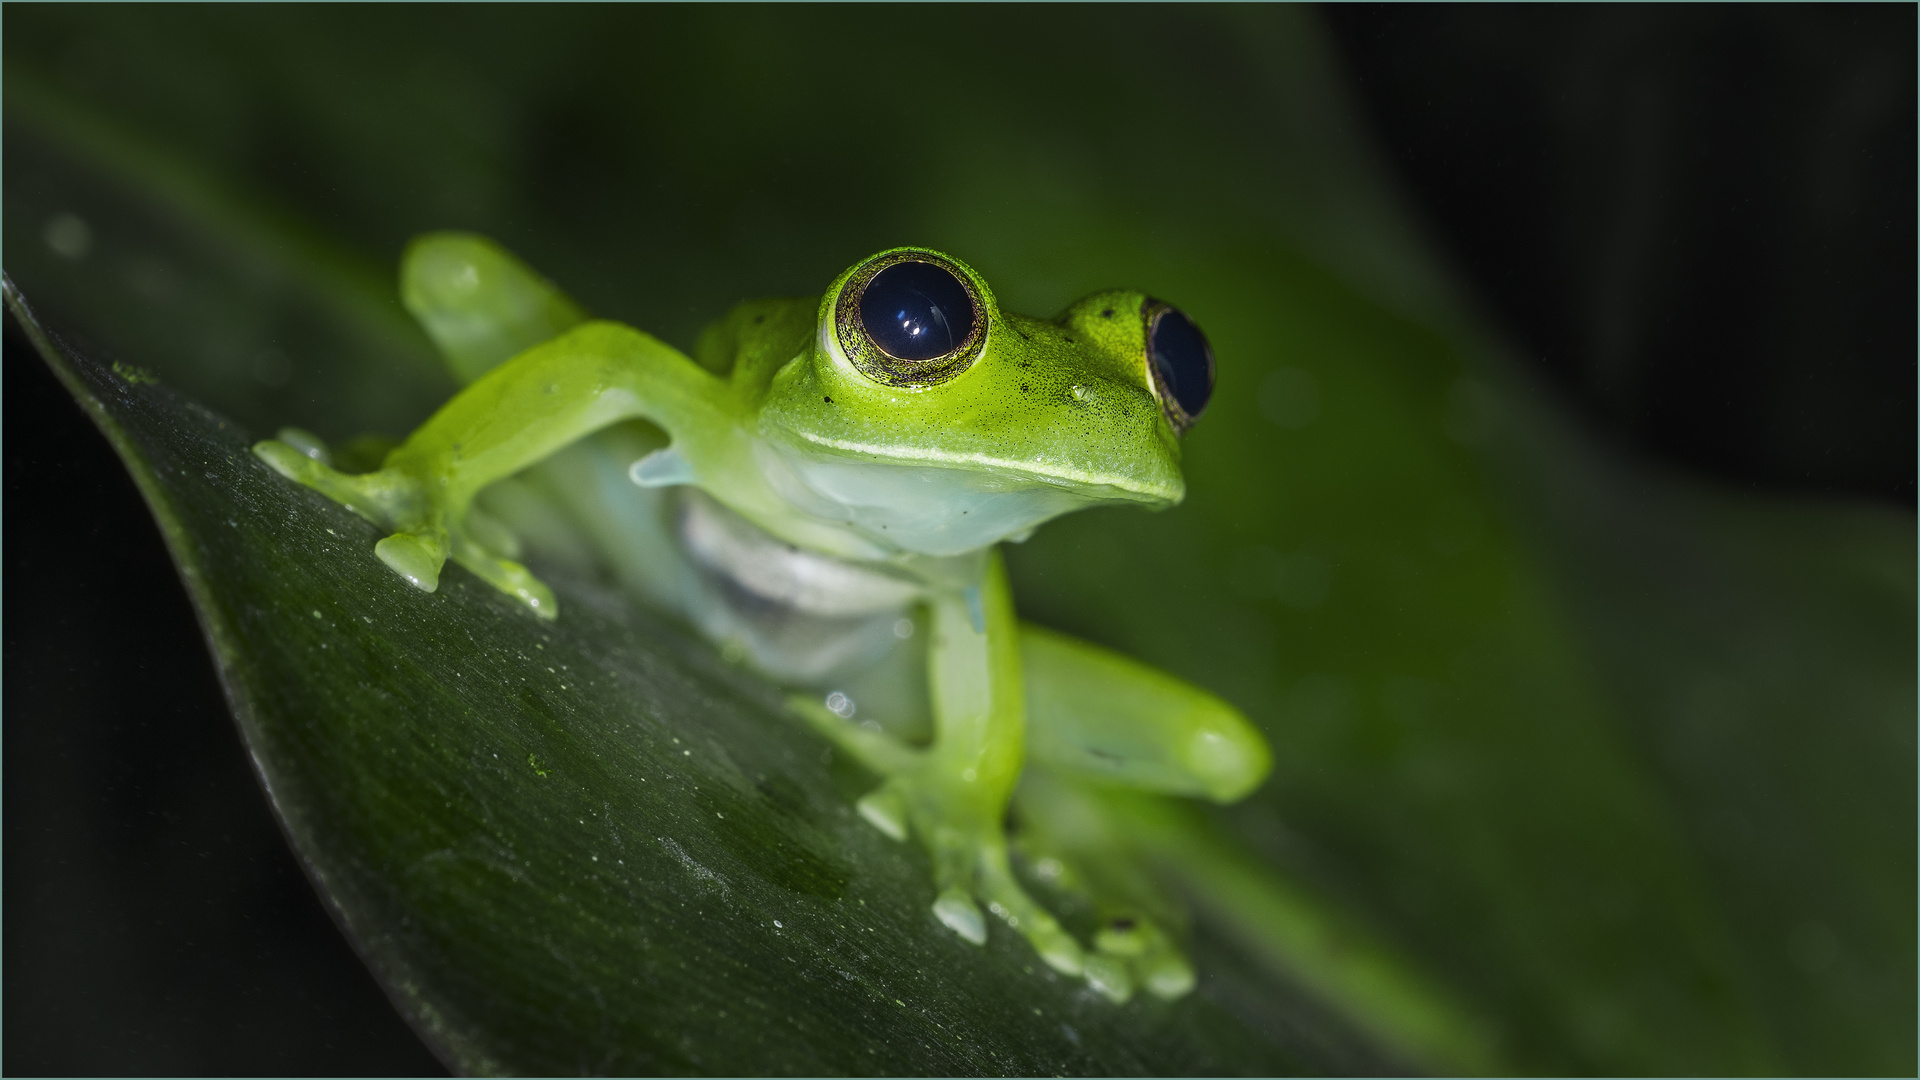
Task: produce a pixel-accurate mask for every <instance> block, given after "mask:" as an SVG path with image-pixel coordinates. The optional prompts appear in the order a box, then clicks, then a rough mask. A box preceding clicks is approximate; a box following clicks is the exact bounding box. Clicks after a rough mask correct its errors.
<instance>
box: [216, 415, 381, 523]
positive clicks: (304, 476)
mask: <svg viewBox="0 0 1920 1080" xmlns="http://www.w3.org/2000/svg"><path fill="white" fill-rule="evenodd" d="M280 436H281V437H280V438H278V439H263V440H261V441H260V442H257V443H254V444H253V456H254V457H257V458H259V459H260V460H261V461H264V462H266V463H267V465H268V466H269V467H270V468H272V469H273V471H274V472H277V473H279V474H280V475H281V476H284V477H286V478H287V479H289V480H292V481H293V482H294V483H296V484H300V485H303V486H305V487H310V488H312V489H313V490H315V491H317V492H319V493H320V494H322V495H325V496H326V497H327V498H329V499H332V500H333V501H334V502H337V503H339V504H340V505H342V506H344V507H346V508H347V509H349V510H351V511H353V512H354V513H356V514H358V515H360V516H361V517H363V518H366V519H367V520H368V521H371V522H373V523H375V524H379V525H388V526H393V525H397V524H400V523H401V522H400V521H399V520H398V512H400V511H402V510H403V509H404V508H405V507H406V506H407V505H409V499H408V496H409V495H410V491H409V490H408V485H407V483H406V482H405V480H404V479H403V478H400V477H396V476H392V475H389V474H387V473H385V472H375V473H364V474H350V473H343V472H341V471H339V470H338V469H335V468H334V467H333V466H332V465H331V464H329V462H330V461H331V460H332V459H331V455H329V454H328V453H327V449H326V447H325V445H324V444H322V443H321V442H320V440H319V439H317V438H315V437H314V436H312V435H309V434H307V433H306V432H303V431H300V430H298V429H296V428H287V429H285V430H283V431H281V432H280ZM289 439H291V440H293V441H292V442H288V441H286V440H289Z"/></svg>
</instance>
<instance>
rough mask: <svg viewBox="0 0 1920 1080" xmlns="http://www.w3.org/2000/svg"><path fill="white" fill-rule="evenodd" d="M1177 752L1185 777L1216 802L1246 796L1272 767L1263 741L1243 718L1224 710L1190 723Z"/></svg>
mask: <svg viewBox="0 0 1920 1080" xmlns="http://www.w3.org/2000/svg"><path fill="white" fill-rule="evenodd" d="M1180 753H1181V757H1182V764H1183V765H1184V766H1185V768H1186V770H1187V772H1188V774H1189V775H1191V776H1192V777H1193V778H1194V779H1196V780H1198V781H1199V783H1200V786H1201V787H1202V789H1204V790H1205V792H1206V795H1207V797H1208V798H1210V799H1213V800H1214V801H1216V802H1232V801H1234V800H1235V799H1239V798H1241V797H1243V796H1245V795H1248V794H1250V793H1251V792H1252V791H1253V789H1255V788H1257V787H1259V786H1260V782H1261V781H1263V780H1265V779H1266V778H1267V773H1268V772H1269V771H1271V770H1272V768H1273V752H1272V751H1271V750H1269V749H1267V740H1266V739H1265V738H1264V737H1263V736H1261V734H1260V732H1259V731H1258V730H1256V729H1255V728H1254V726H1253V725H1252V724H1250V723H1248V722H1247V720H1246V718H1245V717H1242V716H1241V715H1240V714H1239V713H1238V712H1234V711H1231V710H1228V709H1220V710H1218V711H1217V712H1216V713H1215V714H1214V715H1210V716H1207V717H1205V718H1203V719H1201V720H1200V722H1198V723H1196V724H1194V725H1193V727H1192V729H1191V731H1190V732H1189V733H1188V735H1187V738H1186V741H1185V745H1184V746H1182V747H1181V749H1180Z"/></svg>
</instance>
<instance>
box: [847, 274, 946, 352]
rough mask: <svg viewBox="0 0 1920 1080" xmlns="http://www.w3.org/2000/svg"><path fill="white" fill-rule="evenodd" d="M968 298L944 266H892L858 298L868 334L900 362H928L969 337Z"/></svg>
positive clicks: (862, 319)
mask: <svg viewBox="0 0 1920 1080" xmlns="http://www.w3.org/2000/svg"><path fill="white" fill-rule="evenodd" d="M974 318H975V315H974V310H973V297H972V296H971V295H969V294H968V292H967V288H966V286H965V285H962V284H961V283H960V279H959V278H957V277H955V276H954V274H953V272H952V271H950V270H948V269H947V268H946V267H944V266H937V265H935V264H933V263H927V262H917V261H907V262H897V263H894V264H893V265H892V266H889V267H887V268H886V269H885V270H882V271H880V272H879V273H878V274H875V275H874V276H873V280H872V281H870V282H868V283H867V288H866V292H865V293H864V294H862V295H861V297H860V321H861V322H862V323H864V324H865V325H866V330H867V336H868V337H870V338H872V339H873V343H874V344H875V345H878V346H879V347H880V350H881V351H882V352H884V353H886V354H887V355H888V356H891V357H894V358H896V359H899V360H933V359H936V358H938V357H942V356H945V355H947V354H948V353H951V352H953V351H954V350H955V349H957V348H959V347H960V346H961V345H962V344H964V343H965V342H966V340H967V338H968V336H969V335H971V334H972V333H973V323H974Z"/></svg>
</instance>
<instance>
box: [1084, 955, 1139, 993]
mask: <svg viewBox="0 0 1920 1080" xmlns="http://www.w3.org/2000/svg"><path fill="white" fill-rule="evenodd" d="M1086 975H1087V985H1088V986H1091V987H1093V988H1094V989H1095V990H1097V991H1099V993H1100V996H1101V997H1104V998H1106V999H1107V1000H1108V1001H1111V1002H1113V1003H1114V1004H1115V1005H1124V1004H1126V1003H1127V1000H1128V999H1129V998H1131V997H1133V975H1132V974H1131V973H1130V972H1128V971H1127V962H1126V961H1125V960H1122V959H1120V958H1119V957H1117V956H1106V955H1103V954H1096V955H1094V956H1090V957H1088V958H1087V963H1086Z"/></svg>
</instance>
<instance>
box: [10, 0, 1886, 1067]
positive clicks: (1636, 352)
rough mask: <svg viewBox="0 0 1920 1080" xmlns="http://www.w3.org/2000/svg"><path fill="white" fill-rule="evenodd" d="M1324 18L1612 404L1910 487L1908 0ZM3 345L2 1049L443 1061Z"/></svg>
mask: <svg viewBox="0 0 1920 1080" xmlns="http://www.w3.org/2000/svg"><path fill="white" fill-rule="evenodd" d="M1326 15H1327V21H1328V23H1329V25H1330V26H1331V28H1332V30H1333V31H1334V37H1335V39H1336V43H1337V46H1338V48H1339V50H1340V52H1341V53H1342V54H1343V56H1344V58H1345V60H1346V62H1347V64H1348V65H1349V69H1350V71H1351V73H1352V76H1353V81H1354V84H1355V87H1356V89H1357V93H1358V97H1359V98H1360V100H1361V103H1362V105H1363V107H1364V109H1365V110H1366V112H1367V114H1368V117H1369V120H1370V121H1371V122H1372V124H1373V126H1374V131H1375V135H1376V138H1377V140H1378V143H1379V145H1380V147H1381V148H1382V150H1383V152H1384V153H1385V155H1386V156H1387V158H1388V160H1389V161H1390V162H1391V164H1392V166H1393V167H1394V168H1395V169H1396V170H1397V171H1398V173H1399V176H1400V178H1401V180H1402V182H1403V185H1404V188H1405V190H1406V192H1407V196H1408V198H1409V199H1410V200H1411V202H1412V203H1413V204H1414V207H1415V208H1416V210H1417V211H1419V212H1420V213H1421V214H1422V215H1423V216H1424V217H1425V219H1426V221H1427V223H1428V225H1429V227H1430V228H1431V231H1432V233H1433V235H1434V236H1435V238H1436V240H1437V241H1438V243H1439V245H1440V246H1441V247H1442V249H1443V250H1444V251H1445V253H1446V254H1447V255H1448V256H1449V257H1450V258H1451V259H1452V260H1453V261H1454V264H1455V266H1456V267H1457V268H1458V269H1459V270H1460V271H1461V272H1462V273H1463V274H1464V275H1465V277H1466V279H1467V280H1468V282H1469V283H1470V284H1471V286H1472V287H1473V288H1474V290H1476V293H1477V296H1478V298H1479V299H1480V301H1481V302H1482V303H1483V304H1484V305H1485V307H1486V309H1487V311H1488V313H1489V314H1490V315H1491V316H1492V317H1493V318H1494V319H1496V320H1497V321H1498V322H1499V323H1500V324H1501V325H1502V326H1504V327H1505V328H1506V329H1507V331H1508V332H1509V334H1510V339H1511V341H1512V342H1513V344H1514V345H1515V346H1516V348H1517V349H1518V351H1519V352H1520V353H1521V354H1522V355H1523V356H1525V357H1526V358H1528V359H1529V360H1530V361H1532V362H1534V363H1536V364H1537V366H1538V370H1539V371H1540V372H1541V373H1542V374H1543V375H1545V376H1546V378H1547V379H1548V381H1549V382H1550V384H1551V385H1552V386H1554V387H1555V388H1556V389H1557V390H1558V392H1559V393H1560V395H1561V396H1562V398H1563V400H1564V401H1566V402H1567V403H1569V404H1570V405H1571V406H1572V407H1573V408H1574V409H1576V410H1577V411H1578V412H1580V413H1581V414H1583V415H1584V416H1586V417H1587V418H1588V419H1589V420H1590V422H1591V428H1592V430H1593V431H1594V432H1595V433H1596V434H1597V435H1598V436H1599V437H1600V438H1602V439H1604V440H1606V441H1609V442H1611V443H1614V444H1615V445H1618V446H1622V447H1629V448H1632V449H1634V450H1635V451H1636V452H1639V453H1642V454H1644V455H1647V456H1649V457H1651V458H1653V459H1655V460H1658V461H1661V462H1665V463H1667V464H1670V465H1672V466H1675V467H1677V468H1680V469H1682V470H1687V471H1692V472H1696V473H1700V474H1705V475H1710V476H1714V477H1718V478H1720V479H1722V480H1725V481H1728V482H1730V483H1733V484H1736V485H1741V486H1752V487H1757V488H1762V489H1766V490H1777V491H1789V492H1804V493H1827V494H1852V495H1861V496H1866V497H1869V498H1874V499H1878V500H1883V501H1894V502H1897V503H1901V504H1905V505H1912V503H1913V501H1914V494H1915V487H1914V471H1915V453H1914V446H1915V431H1914V417H1915V411H1916V405H1915V372H1914V363H1915V329H1914V328H1915V318H1916V313H1915V306H1914V305H1915V288H1916V280H1915V220H1914V205H1915V197H1914V192H1915V190H1916V176H1915V147H1914V132H1915V104H1914V103H1915V46H1914V42H1915V9H1914V8H1913V7H1912V6H1908V5H1886V6H1876V7H1860V8H1853V7H1838V6H1820V7H1781V6H1767V7H1754V8H1735V7H1724V6H1715V7H1703V8H1684V7H1674V6H1659V7H1646V8H1639V7H1624V6H1613V5H1608V6H1597V7H1554V8H1515V7H1506V6H1501V7H1469V8H1448V7H1435V6H1418V7H1395V8H1373V7H1368V6H1351V7H1337V8H1331V9H1328V10H1327V12H1326ZM5 349H6V358H5V376H4V377H5V383H4V407H5V416H4V421H5V440H6V480H5V483H6V495H5V507H6V511H7V514H8V516H9V518H10V519H11V520H12V521H16V522H20V523H22V527H21V528H18V529H11V528H10V529H8V530H7V532H6V537H5V540H6V543H5V575H6V576H5V580H6V584H7V590H8V596H7V605H8V606H7V610H8V612H9V613H10V614H11V615H13V616H14V617H13V618H11V619H9V620H8V622H7V626H6V638H5V640H6V646H5V682H4V685H5V700H4V707H5V711H6V716H7V724H6V730H5V777H4V779H5V794H4V799H5V803H4V810H5V821H6V840H5V854H4V860H5V861H4V873H5V876H6V888H5V899H6V904H5V925H4V931H5V937H6V946H5V964H4V980H5V983H4V991H5V995H6V1000H7V1002H8V1005H7V1007H6V1020H7V1021H8V1022H7V1024H6V1034H7V1039H6V1043H5V1052H4V1053H5V1057H4V1061H0V1067H3V1068H4V1071H5V1072H8V1073H14V1074H18V1073H68V1074H70V1073H109V1074H111V1073H150V1074H168V1073H214V1074H219V1073H267V1074H272V1073H311V1074H322V1073H329V1074H331V1073H415V1072H423V1071H430V1070H437V1068H438V1066H437V1064H436V1063H435V1061H434V1060H433V1058H432V1057H431V1056H430V1055H429V1054H428V1053H427V1052H426V1051H425V1050H424V1049H423V1048H422V1047H421V1046H420V1044H419V1043H418V1042H417V1041H416V1040H415V1039H414V1038H413V1037H412V1035H411V1034H410V1033H409V1032H408V1031H407V1029H406V1027H405V1025H404V1024H403V1023H402V1022H401V1021H400V1019H399V1018H398V1017H397V1015H395V1014H394V1013H393V1011H392V1010H391V1009H390V1008H389V1007H388V1006H387V1005H386V1003H385V1000H384V998H383V996H382V994H381V992H380V990H379V988H378V987H377V986H375V985H374V983H373V981H372V979H371V978H370V977H369V976H368V975H367V973H366V970H365V969H364V968H363V967H362V966H361V965H360V963H359V961H358V960H357V959H356V958H355V957H354V955H353V953H352V951H351V949H350V948H349V947H348V945H347V944H346V943H345V941H344V940H343V939H342V938H341V937H340V935H339V934H338V933H337V932H336V931H335V930H334V929H333V927H332V925H331V923H330V922H329V920H328V917H327V915H326V912H325V911H324V909H323V908H322V906H321V904H320V902H319V901H318V899H316V897H315V895H314V893H313V890H312V889H311V888H310V887H309V886H308V885H307V883H306V881H305V880H304V878H303V877H302V875H301V871H300V869H299V867H298V866H297V864H296V863H295V862H294V859H293V856H292V855H291V853H290V852H289V851H288V849H287V847H286V845H285V844H284V843H283V842H282V841H281V839H280V836H279V834H278V830H277V828H276V827H275V825H274V823H273V820H272V818H271V816H270V815H269V813H268V811H267V805H266V801H265V798H264V797H263V795H262V794H261V792H260V790H259V788H258V786H257V785H256V783H255V781H254V779H253V777H252V775H251V771H250V767H249V763H248V762H247V759H246V754H245V751H244V750H243V748H242V747H241V745H240V743H239V740H238V739H237V738H235V737H234V732H233V728H232V726H231V723H230V721H229V720H228V718H227V716H226V711H225V703H224V701H223V699H222V698H221V694H220V690H219V686H218V683H217V682H216V680H215V678H214V674H213V671H212V668H211V664H210V663H209V661H208V659H207V654H206V650H205V648H204V646H203V644H202V641H201V638H200V634H199V631H198V628H197V626H196V625H195V623H194V621H193V615H192V612H191V609H190V608H189V606H188V604H187V600H186V597H185V595H184V593H183V592H182V590H181V589H180V587H179V586H178V584H177V579H176V578H175V576H174V574H173V572H172V570H171V568H170V565H169V562H168V559H167V556H166V553H165V551H164V549H163V548H162V546H161V544H160V539H159V536H158V534H157V532H156V530H155V529H154V527H153V524H152V520H151V518H150V517H149V516H148V514H147V512H146V509H145V507H144V506H143V505H142V504H141V503H140V500H139V497H138V495H137V493H136V491H135V489H134V487H133V484H132V482H131V480H130V479H128V477H127V476H126V473H125V471H124V470H123V469H122V468H121V467H120V466H119V464H118V463H117V461H116V460H115V459H114V457H113V454H112V452H111V450H110V449H109V448H108V447H107V445H106V443H105V442H104V440H102V439H101V438H100V437H99V435H98V434H97V433H96V432H95V431H94V430H93V428H92V427H91V425H90V424H89V422H88V421H87V420H86V419H85V417H84V416H83V415H82V414H81V413H80V412H79V411H78V409H77V408H76V407H74V405H73V404H72V401H71V399H70V398H68V397H67V396H66V395H65V392H64V391H63V390H62V389H61V388H60V387H59V386H58V384H57V383H55V382H54V381H53V379H52V376H51V375H50V374H49V373H48V372H47V370H46V368H45V366H44V365H43V364H41V363H40V362H39V360H38V359H37V358H36V357H35V356H34V355H33V354H32V351H31V349H30V348H28V347H27V346H26V343H25V341H24V339H23V338H22V336H21V335H20V334H19V332H18V330H17V328H15V327H14V326H13V325H12V324H11V323H9V324H8V327H7V336H6V341H5ZM128 611H136V612H141V613H143V617H142V618H140V619H137V620H129V619H127V618H126V617H125V613H126V612H128ZM23 1002H34V1003H36V1007H34V1008H32V1009H31V1013H32V1016H33V1017H34V1019H35V1021H36V1022H34V1023H32V1024H23V1023H19V1022H17V1021H18V1020H19V1019H21V1018H23V1017H24V1016H25V1015H26V1014H25V1012H23V1011H22V1010H21V1008H20V1007H21V1004H22V1003H23ZM47 1006H52V1007H47ZM49 1016H52V1017H58V1018H59V1019H58V1022H55V1023H46V1022H42V1021H43V1019H44V1018H46V1017H49Z"/></svg>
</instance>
